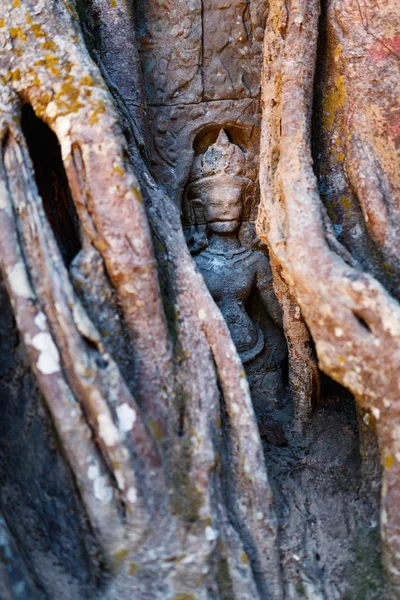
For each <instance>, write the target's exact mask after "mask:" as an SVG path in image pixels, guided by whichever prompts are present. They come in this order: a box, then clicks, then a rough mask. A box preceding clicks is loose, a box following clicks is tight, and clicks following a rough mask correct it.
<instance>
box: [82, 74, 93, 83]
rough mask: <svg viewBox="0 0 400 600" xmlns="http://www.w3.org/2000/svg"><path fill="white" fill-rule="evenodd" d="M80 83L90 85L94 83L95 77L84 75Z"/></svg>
mask: <svg viewBox="0 0 400 600" xmlns="http://www.w3.org/2000/svg"><path fill="white" fill-rule="evenodd" d="M79 83H80V85H90V86H93V85H94V81H93V78H92V77H91V76H90V75H86V76H85V77H82V79H81V80H80V82H79Z"/></svg>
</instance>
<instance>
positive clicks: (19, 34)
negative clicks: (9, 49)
mask: <svg viewBox="0 0 400 600" xmlns="http://www.w3.org/2000/svg"><path fill="white" fill-rule="evenodd" d="M10 35H11V37H12V38H13V39H18V40H20V41H21V42H26V41H27V39H28V38H27V37H26V33H25V31H24V30H23V29H22V28H21V27H10Z"/></svg>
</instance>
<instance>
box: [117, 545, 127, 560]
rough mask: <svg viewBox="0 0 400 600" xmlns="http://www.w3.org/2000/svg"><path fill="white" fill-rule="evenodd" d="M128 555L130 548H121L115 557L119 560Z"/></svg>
mask: <svg viewBox="0 0 400 600" xmlns="http://www.w3.org/2000/svg"><path fill="white" fill-rule="evenodd" d="M127 556H128V550H127V549H126V548H121V549H120V550H116V551H115V552H114V558H115V559H116V560H118V561H121V562H122V561H124V560H125V559H126V557H127Z"/></svg>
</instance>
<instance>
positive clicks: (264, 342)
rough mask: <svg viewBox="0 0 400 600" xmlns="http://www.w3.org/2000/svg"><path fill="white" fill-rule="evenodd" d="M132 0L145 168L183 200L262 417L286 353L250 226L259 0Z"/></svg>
mask: <svg viewBox="0 0 400 600" xmlns="http://www.w3.org/2000/svg"><path fill="white" fill-rule="evenodd" d="M136 4H137V7H138V10H136V14H139V20H138V22H137V24H136V26H137V31H138V38H139V41H140V44H141V49H140V52H141V61H142V66H143V71H144V73H145V77H144V79H145V82H146V85H147V89H146V93H147V102H148V113H149V121H150V126H151V132H150V133H151V144H152V148H151V164H152V170H153V172H154V174H155V176H156V178H157V180H158V182H159V183H160V184H161V185H162V186H163V187H164V188H165V189H166V191H167V192H168V194H169V195H170V196H171V197H172V198H173V199H174V200H175V201H176V202H177V204H179V205H180V206H181V210H182V222H183V226H184V230H185V234H186V238H187V241H188V245H189V248H190V250H191V252H192V253H193V256H194V258H195V261H196V263H197V266H198V269H199V270H200V272H201V273H202V275H203V277H204V279H205V282H206V284H207V286H208V287H209V289H210V291H211V293H212V295H213V297H214V299H215V300H216V302H217V304H218V305H219V307H220V309H221V312H222V314H223V315H224V317H225V319H226V321H227V324H228V326H229V329H230V331H231V335H232V338H233V341H234V342H235V344H236V346H237V349H238V351H239V355H240V357H241V359H242V362H243V364H244V367H245V370H246V374H247V377H248V380H249V383H250V387H251V392H252V399H253V404H254V406H255V409H256V413H257V415H258V417H259V420H260V421H261V422H264V423H265V418H267V419H268V414H270V413H271V412H273V410H274V408H276V405H277V404H278V403H279V400H280V398H281V397H282V392H283V385H282V363H283V361H284V360H285V358H286V342H285V338H284V335H283V332H282V324H281V313H280V307H279V305H278V302H277V300H276V297H275V294H274V291H273V286H272V274H271V268H270V265H269V260H268V258H267V256H266V253H265V247H264V248H262V246H261V242H260V240H259V239H258V238H257V235H256V233H255V228H254V221H255V219H256V216H257V207H258V202H259V186H258V180H257V177H258V165H259V143H260V126H261V110H260V99H259V95H260V75H261V61H262V39H263V35H264V25H265V20H266V12H267V9H266V5H265V2H263V1H261V0H251V1H249V0H202V1H200V0H190V1H186V0H185V1H183V0H177V1H175V2H170V1H168V0H164V1H163V0H151V1H150V0H136ZM140 9H141V10H140ZM144 15H145V16H144ZM233 213H235V215H234V216H235V218H233V220H229V219H230V216H232V215H233ZM230 228H231V229H230ZM263 420H264V421H263ZM275 433H276V432H275ZM278 437H279V433H278Z"/></svg>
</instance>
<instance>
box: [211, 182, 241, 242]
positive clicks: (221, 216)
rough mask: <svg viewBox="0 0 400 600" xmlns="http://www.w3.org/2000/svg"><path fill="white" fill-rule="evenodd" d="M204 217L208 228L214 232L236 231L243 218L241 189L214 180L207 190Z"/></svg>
mask: <svg viewBox="0 0 400 600" xmlns="http://www.w3.org/2000/svg"><path fill="white" fill-rule="evenodd" d="M205 219H206V222H207V225H208V227H209V229H211V230H212V231H215V232H216V233H233V232H235V231H237V230H238V229H239V227H240V224H241V222H242V219H243V203H242V190H241V188H240V187H237V186H234V185H229V184H226V183H225V182H215V184H214V185H212V186H210V187H209V189H208V190H207V198H206V203H205Z"/></svg>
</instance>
